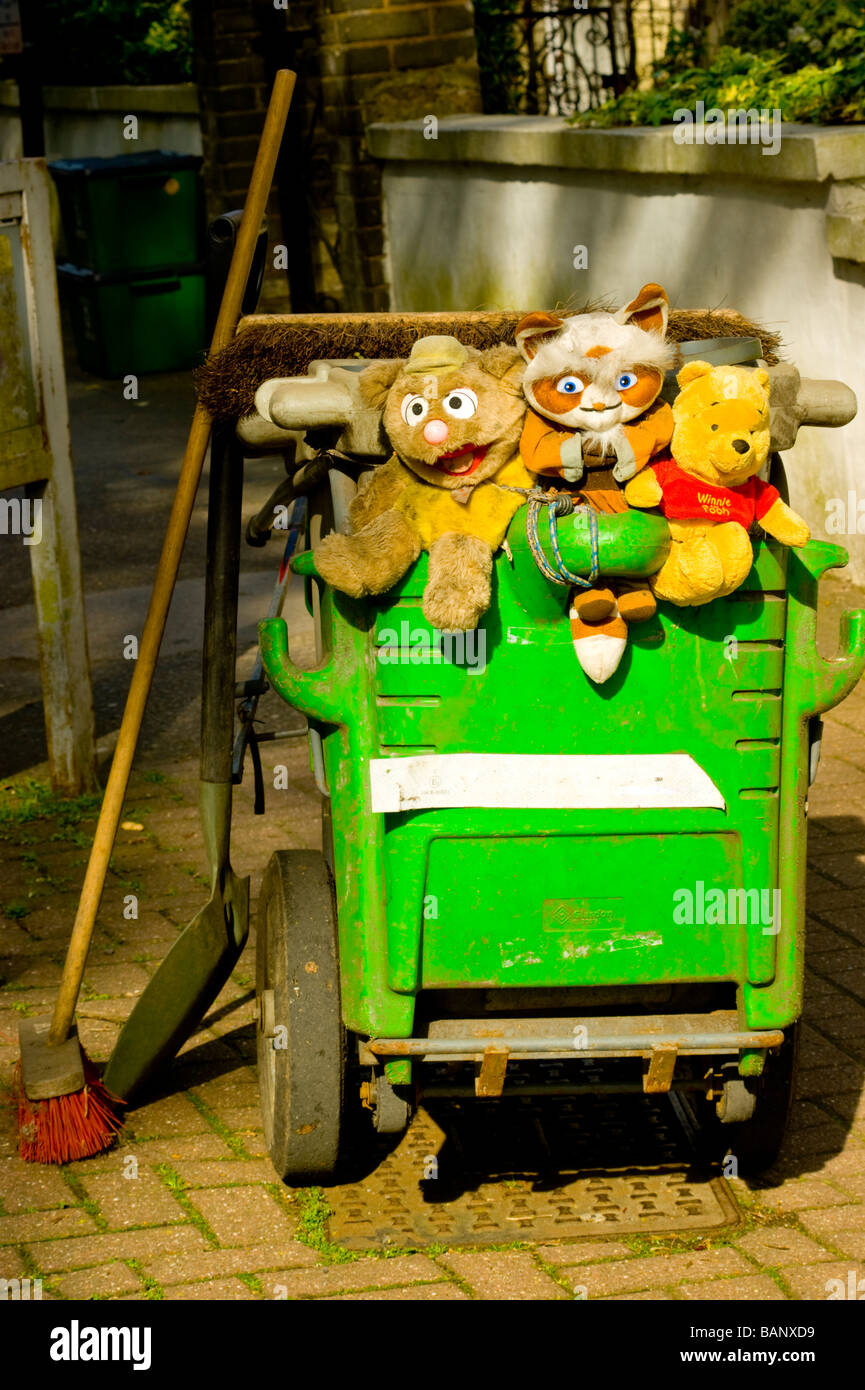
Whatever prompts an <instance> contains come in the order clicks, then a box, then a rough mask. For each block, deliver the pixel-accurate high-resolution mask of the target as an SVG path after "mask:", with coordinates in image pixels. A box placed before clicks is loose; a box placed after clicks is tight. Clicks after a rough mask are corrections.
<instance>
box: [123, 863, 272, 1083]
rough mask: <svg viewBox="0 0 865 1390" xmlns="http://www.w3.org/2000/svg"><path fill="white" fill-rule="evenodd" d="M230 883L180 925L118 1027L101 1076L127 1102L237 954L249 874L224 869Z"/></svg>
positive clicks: (187, 1030) (243, 934)
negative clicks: (241, 875) (226, 895)
mask: <svg viewBox="0 0 865 1390" xmlns="http://www.w3.org/2000/svg"><path fill="white" fill-rule="evenodd" d="M229 872H230V871H229ZM230 884H231V897H230V900H226V899H223V897H222V894H221V893H220V892H219V891H218V890H217V892H216V893H214V895H213V896H212V897H211V898H210V901H209V902H208V903H207V904H206V905H205V906H204V907H203V908H202V909H201V911H200V912H199V913H198V914H197V915H196V916H195V917H193V919H192V921H191V922H190V923H189V925H188V926H187V927H185V928H184V930H183V932H182V933H181V935H180V936H179V937H178V938H177V940H176V941H175V943H174V945H173V946H172V947H171V950H170V951H169V952H168V955H167V956H166V957H165V959H164V960H163V961H162V963H161V964H160V966H159V969H158V970H157V971H156V974H155V975H154V976H153V978H152V979H151V980H150V982H149V984H148V985H147V987H146V989H145V990H144V993H143V994H142V995H141V997H140V998H139V1000H138V1002H137V1003H136V1005H135V1008H134V1009H133V1010H132V1013H131V1014H130V1015H129V1018H128V1019H127V1020H126V1023H125V1024H124V1026H123V1029H122V1031H121V1033H120V1037H119V1038H118V1039H117V1043H116V1044H115V1047H114V1051H113V1052H112V1054H111V1058H110V1060H109V1062H108V1066H107V1067H106V1069H105V1075H104V1077H103V1080H104V1082H105V1085H106V1086H107V1087H108V1088H109V1090H111V1091H113V1092H114V1094H115V1095H117V1096H122V1098H123V1099H124V1100H125V1101H127V1102H128V1101H130V1100H131V1099H132V1098H133V1097H134V1095H135V1093H136V1091H138V1090H139V1089H140V1087H141V1086H142V1085H143V1083H144V1082H145V1081H146V1080H147V1078H148V1077H149V1076H150V1075H151V1073H153V1072H155V1071H156V1070H158V1068H159V1067H160V1066H162V1065H163V1063H166V1062H170V1061H171V1059H172V1057H173V1056H174V1055H175V1053H176V1052H177V1050H178V1048H180V1047H182V1046H183V1043H184V1042H185V1041H186V1039H187V1038H188V1037H189V1035H190V1034H191V1033H192V1032H193V1031H194V1029H195V1028H196V1026H197V1025H198V1023H199V1022H200V1021H201V1019H202V1018H203V1017H204V1015H205V1014H206V1013H207V1010H208V1009H209V1008H210V1006H211V1004H212V1003H213V1001H214V999H216V996H217V995H218V994H219V992H220V990H221V989H222V987H223V985H224V984H225V982H226V980H227V979H228V977H229V975H230V974H231V972H232V970H233V969H234V967H235V965H236V964H237V961H238V959H239V958H240V953H241V951H242V950H243V947H244V945H245V944H246V938H247V935H248V932H249V879H248V878H237V877H236V876H235V875H234V874H230Z"/></svg>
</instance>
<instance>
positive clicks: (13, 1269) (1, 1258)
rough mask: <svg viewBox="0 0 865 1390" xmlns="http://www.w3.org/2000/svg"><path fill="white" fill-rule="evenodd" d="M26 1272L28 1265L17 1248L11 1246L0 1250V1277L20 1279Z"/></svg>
mask: <svg viewBox="0 0 865 1390" xmlns="http://www.w3.org/2000/svg"><path fill="white" fill-rule="evenodd" d="M26 1272H27V1265H26V1264H25V1262H24V1260H23V1259H22V1258H21V1255H20V1254H19V1253H18V1251H17V1250H14V1249H12V1248H11V1247H4V1249H2V1250H0V1279H18V1278H20V1276H21V1275H22V1274H26Z"/></svg>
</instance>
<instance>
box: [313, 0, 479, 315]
mask: <svg viewBox="0 0 865 1390" xmlns="http://www.w3.org/2000/svg"><path fill="white" fill-rule="evenodd" d="M320 27H321V36H322V52H321V71H322V96H323V123H324V126H325V129H326V131H327V133H328V135H329V136H330V140H331V145H330V157H331V160H332V167H333V188H334V199H335V206H336V214H337V222H338V227H339V242H338V251H337V256H338V262H339V270H340V274H341V278H342V282H343V286H344V302H345V307H346V308H347V309H355V310H362V309H386V308H387V307H388V286H387V281H386V271H385V242H384V228H383V225H382V204H381V179H380V173H379V169H378V166H377V165H376V164H375V163H373V161H372V160H371V159H370V158H369V156H368V155H367V152H366V148H365V144H364V139H363V131H364V126H365V125H366V124H367V123H368V122H369V121H371V120H376V119H382V118H391V119H403V120H405V119H409V118H411V117H413V116H420V115H427V114H438V115H446V114H449V112H452V111H455V110H463V111H465V110H469V111H471V110H480V95H479V84H478V78H477V68H476V52H475V36H474V19H473V11H472V6H471V3H451V2H450V0H433V3H427V4H417V3H414V0H408V3H399V0H322V3H321V14H320Z"/></svg>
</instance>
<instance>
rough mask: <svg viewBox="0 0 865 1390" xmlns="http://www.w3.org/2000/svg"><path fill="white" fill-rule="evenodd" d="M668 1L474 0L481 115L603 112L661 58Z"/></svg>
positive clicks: (670, 13)
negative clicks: (566, 1) (566, 0)
mask: <svg viewBox="0 0 865 1390" xmlns="http://www.w3.org/2000/svg"><path fill="white" fill-rule="evenodd" d="M673 10H674V5H673V4H672V3H670V0H611V2H610V3H608V4H594V3H591V0H589V3H586V4H585V5H584V6H581V5H579V4H577V3H574V0H572V3H570V4H564V3H558V4H557V3H555V0H548V3H544V0H475V33H476V36H477V47H478V63H479V66H480V70H481V89H482V92H483V100H484V110H485V111H487V112H488V113H490V114H493V113H517V112H521V113H525V114H528V115H558V116H570V115H573V114H574V112H576V111H588V110H593V109H595V108H597V107H598V106H602V105H603V104H604V102H606V101H609V100H610V98H611V97H614V96H618V95H619V94H620V93H621V92H623V91H624V90H625V89H626V88H627V87H629V86H631V85H633V84H634V83H635V82H636V81H637V77H638V70H639V68H640V67H641V66H643V65H644V64H645V63H646V62H647V61H653V60H655V59H657V58H659V57H660V56H661V54H662V53H663V49H664V45H665V43H666V37H667V33H668V32H669V28H670V24H671V20H672V17H673Z"/></svg>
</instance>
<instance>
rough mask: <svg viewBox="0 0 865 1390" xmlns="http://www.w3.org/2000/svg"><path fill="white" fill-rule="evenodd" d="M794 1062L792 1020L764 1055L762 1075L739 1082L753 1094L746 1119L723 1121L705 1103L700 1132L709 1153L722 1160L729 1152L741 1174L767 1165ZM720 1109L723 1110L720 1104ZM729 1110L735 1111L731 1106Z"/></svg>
mask: <svg viewBox="0 0 865 1390" xmlns="http://www.w3.org/2000/svg"><path fill="white" fill-rule="evenodd" d="M798 1063H799V1024H798V1023H794V1024H793V1025H792V1027H790V1028H788V1029H787V1030H786V1032H785V1034H784V1042H783V1043H782V1045H781V1047H780V1048H778V1050H777V1051H776V1052H770V1053H769V1054H768V1056H767V1058H766V1063H765V1066H764V1068H763V1074H762V1076H758V1077H754V1078H753V1079H751V1080H747V1081H745V1082H744V1083H743V1082H739V1085H740V1086H742V1085H744V1086H746V1087H747V1089H748V1091H750V1092H751V1093H752V1095H753V1096H754V1101H755V1104H754V1113H753V1115H752V1116H751V1118H750V1119H748V1120H743V1121H741V1122H739V1123H733V1124H723V1123H721V1121H720V1120H719V1117H718V1113H717V1111H716V1107H715V1105H714V1104H710V1103H706V1105H705V1107H704V1111H703V1121H704V1133H705V1135H706V1137H707V1138H708V1141H709V1146H710V1148H711V1150H712V1151H713V1152H712V1156H713V1157H714V1158H720V1159H722V1160H723V1158H724V1157H725V1156H726V1155H727V1154H732V1156H733V1157H734V1158H735V1160H736V1165H737V1171H738V1173H739V1174H740V1175H741V1176H742V1177H747V1176H751V1175H755V1174H757V1173H762V1172H763V1171H764V1170H765V1169H766V1168H771V1166H772V1164H773V1163H774V1162H775V1160H776V1158H777V1157H778V1155H779V1153H780V1152H781V1146H782V1144H783V1142H784V1134H785V1131H786V1128H787V1120H788V1118H789V1115H790V1106H791V1104H792V1100H793V1093H794V1090H795V1086H796V1071H797V1068H798ZM732 1099H733V1100H734V1101H736V1100H737V1098H735V1097H732ZM720 1110H721V1112H722V1113H723V1110H724V1106H723V1104H722V1105H721V1107H720ZM731 1110H732V1113H736V1109H735V1108H734V1107H733V1106H731Z"/></svg>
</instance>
